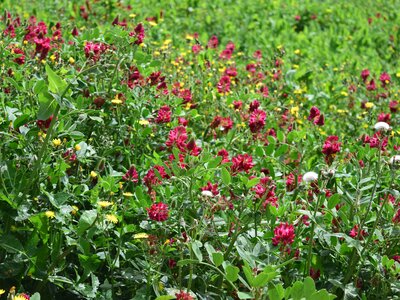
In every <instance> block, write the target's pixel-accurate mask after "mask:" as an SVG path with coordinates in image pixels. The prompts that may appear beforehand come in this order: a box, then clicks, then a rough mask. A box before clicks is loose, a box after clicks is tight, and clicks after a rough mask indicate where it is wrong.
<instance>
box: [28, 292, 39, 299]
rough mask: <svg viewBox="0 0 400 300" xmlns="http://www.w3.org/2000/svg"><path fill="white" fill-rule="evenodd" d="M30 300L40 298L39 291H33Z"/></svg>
mask: <svg viewBox="0 0 400 300" xmlns="http://www.w3.org/2000/svg"><path fill="white" fill-rule="evenodd" d="M30 299H31V300H40V294H39V293H34V294H33V295H32V296H31V298H30Z"/></svg>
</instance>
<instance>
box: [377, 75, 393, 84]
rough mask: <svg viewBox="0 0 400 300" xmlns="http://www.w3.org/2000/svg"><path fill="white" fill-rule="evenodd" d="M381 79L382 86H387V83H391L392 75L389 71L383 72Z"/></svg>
mask: <svg viewBox="0 0 400 300" xmlns="http://www.w3.org/2000/svg"><path fill="white" fill-rule="evenodd" d="M379 80H380V81H381V83H382V86H383V87H385V86H386V85H387V84H389V83H390V81H391V77H390V75H389V74H388V73H386V72H383V73H382V74H381V76H380V77H379Z"/></svg>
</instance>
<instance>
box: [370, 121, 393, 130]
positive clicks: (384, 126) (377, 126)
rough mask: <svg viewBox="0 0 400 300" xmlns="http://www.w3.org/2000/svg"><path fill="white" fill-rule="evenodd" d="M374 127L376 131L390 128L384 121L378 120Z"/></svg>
mask: <svg viewBox="0 0 400 300" xmlns="http://www.w3.org/2000/svg"><path fill="white" fill-rule="evenodd" d="M374 129H375V130H377V131H381V130H383V131H388V130H389V129H390V126H389V124H388V123H386V122H378V123H376V124H375V126H374Z"/></svg>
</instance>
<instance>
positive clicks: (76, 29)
mask: <svg viewBox="0 0 400 300" xmlns="http://www.w3.org/2000/svg"><path fill="white" fill-rule="evenodd" d="M71 34H72V35H73V36H78V35H79V31H78V28H76V27H74V29H72V32H71Z"/></svg>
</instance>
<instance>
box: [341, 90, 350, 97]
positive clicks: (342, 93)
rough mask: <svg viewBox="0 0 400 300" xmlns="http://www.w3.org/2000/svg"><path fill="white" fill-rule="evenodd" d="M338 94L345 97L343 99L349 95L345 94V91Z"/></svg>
mask: <svg viewBox="0 0 400 300" xmlns="http://www.w3.org/2000/svg"><path fill="white" fill-rule="evenodd" d="M340 94H341V95H342V96H345V97H347V96H348V95H349V94H348V93H347V92H345V91H342V92H340Z"/></svg>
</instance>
